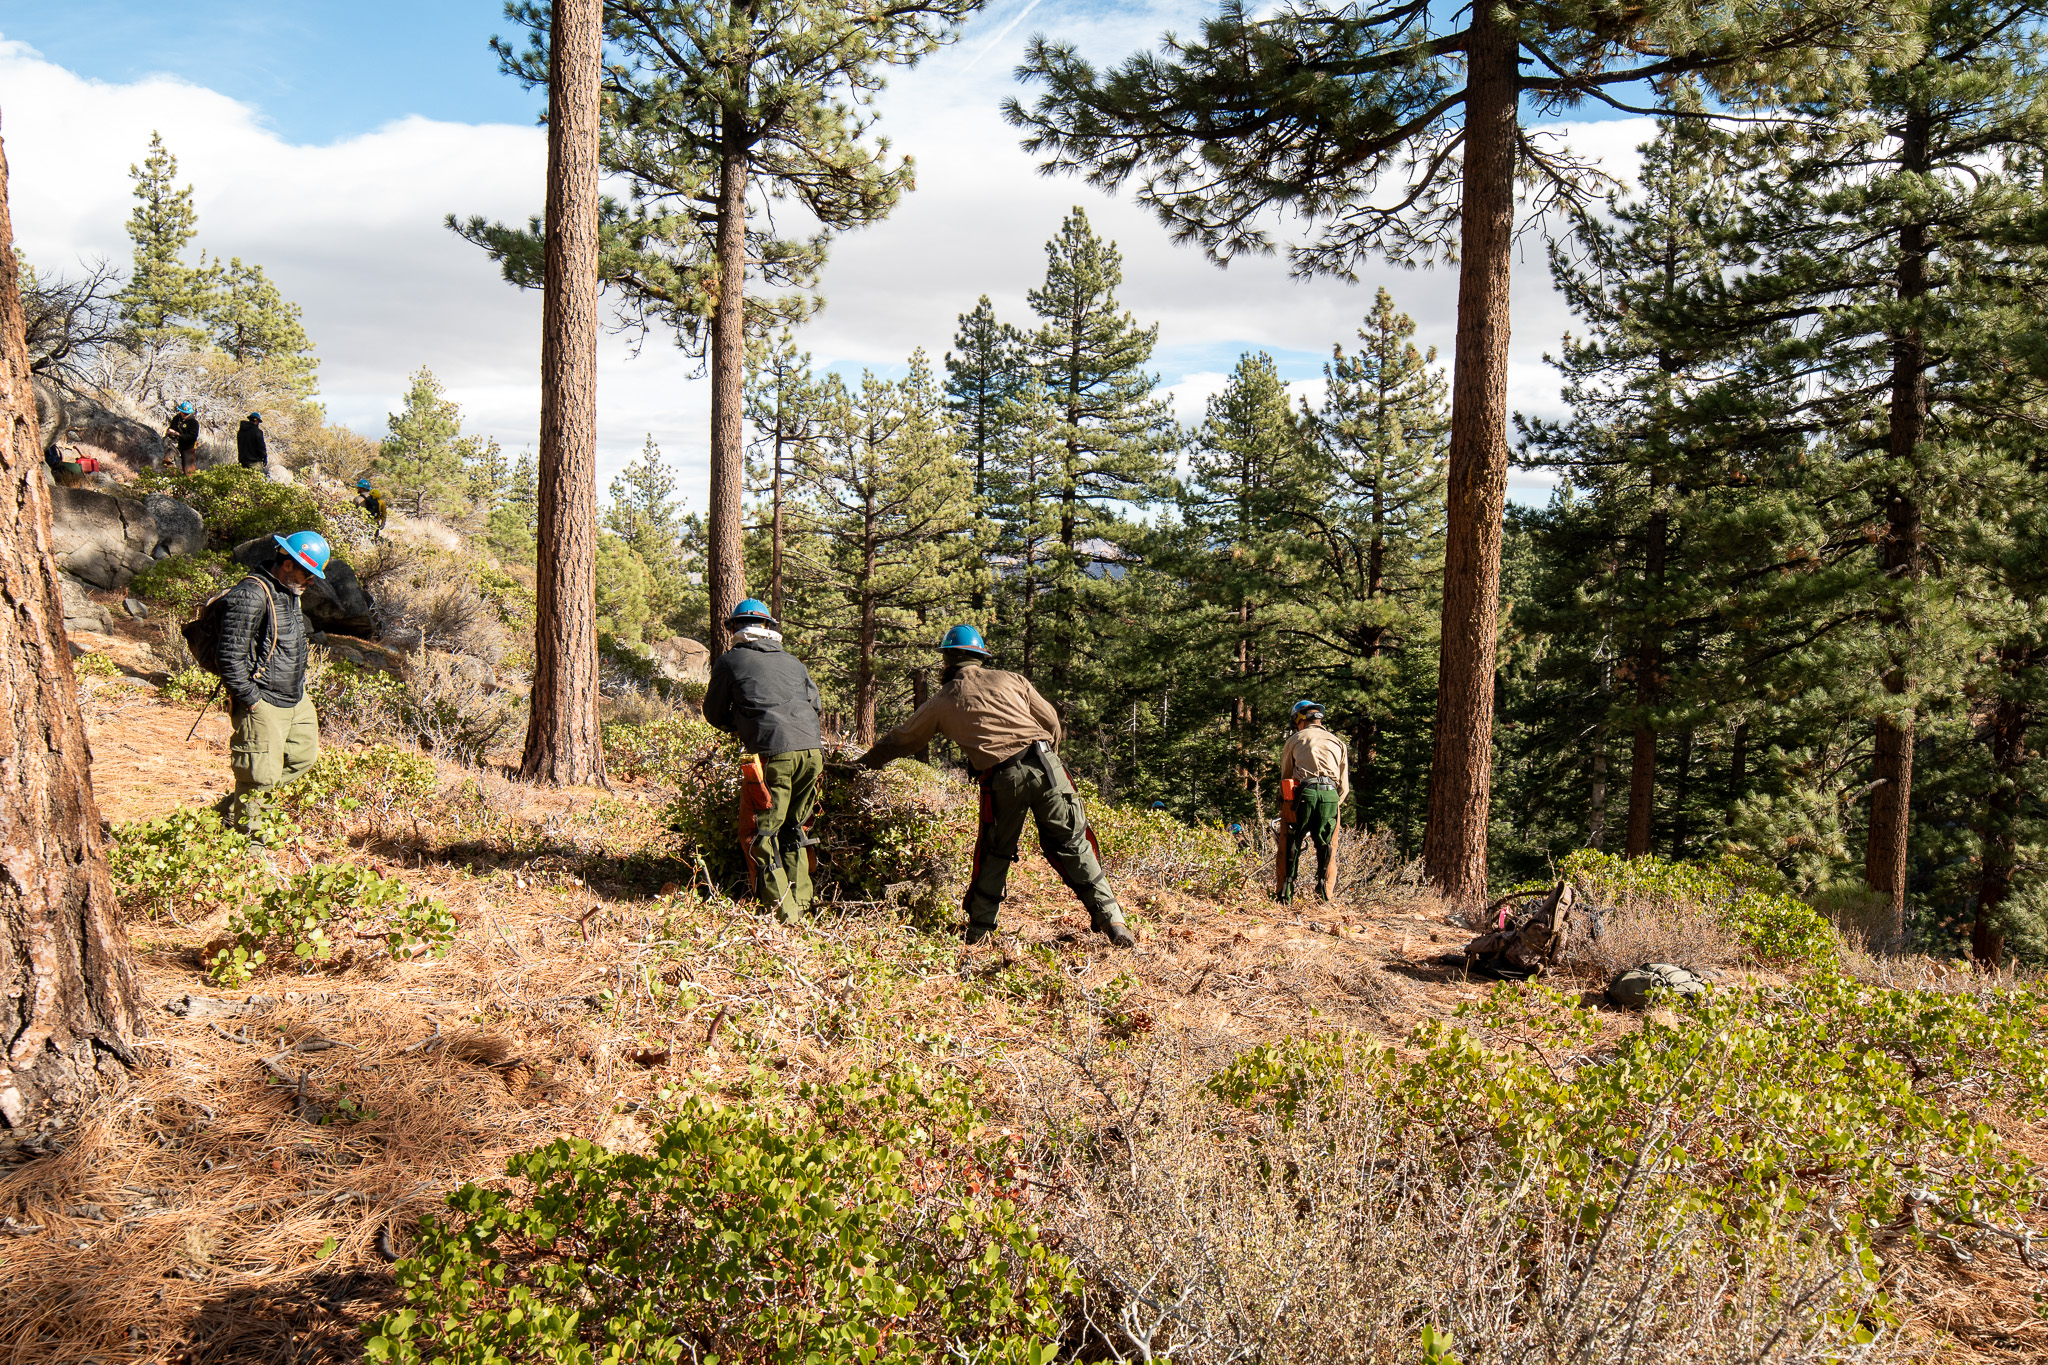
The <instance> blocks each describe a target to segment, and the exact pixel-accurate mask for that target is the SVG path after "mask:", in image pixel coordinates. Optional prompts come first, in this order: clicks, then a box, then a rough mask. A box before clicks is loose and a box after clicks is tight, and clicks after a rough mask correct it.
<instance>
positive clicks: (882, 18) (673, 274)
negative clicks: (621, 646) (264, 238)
mask: <svg viewBox="0 0 2048 1365" xmlns="http://www.w3.org/2000/svg"><path fill="white" fill-rule="evenodd" d="M979 4H980V0H901V2H900V3H888V4H883V5H880V6H875V5H867V4H854V3H849V2H848V0H757V3H752V4H748V5H745V6H731V5H726V4H716V3H707V2H706V0H612V3H610V4H608V5H607V6H606V7H605V19H606V23H605V43H606V46H605V53H606V59H605V65H604V77H603V79H604V96H605V99H604V107H605V129H604V145H603V153H602V159H603V165H604V169H605V171H606V172H607V173H608V174H611V175H615V176H619V177H622V178H624V179H625V180H626V181H627V182H628V184H629V185H630V187H631V190H632V195H633V204H632V206H631V207H630V208H627V207H622V206H618V205H613V206H611V207H610V208H609V209H608V210H607V211H606V212H605V214H604V218H603V230H604V248H603V251H602V253H601V256H600V260H599V267H598V268H599V270H600V271H601V272H602V276H603V279H604V280H605V282H606V283H607V284H608V285H610V286H611V287H613V288H614V289H615V290H616V291H617V292H618V293H619V295H620V296H621V298H622V299H623V300H624V301H625V303H626V305H627V307H628V309H629V310H630V311H632V312H634V313H636V314H637V315H638V316H639V317H640V318H641V319H642V320H643V321H646V320H658V321H660V322H662V323H664V324H666V325H668V326H670V327H672V328H674V330H675V331H676V334H677V337H678V339H679V341H682V342H684V343H685V344H691V345H694V344H705V345H706V346H707V349H708V354H709V359H710V369H711V488H710V496H709V498H708V500H707V508H708V530H709V537H710V543H709V547H708V548H709V559H710V585H709V586H710V592H711V597H712V601H713V608H714V610H713V615H714V618H715V617H717V616H718V615H720V614H722V613H723V612H724V610H725V609H726V607H728V606H730V605H731V604H732V603H733V602H735V601H737V600H739V599H740V598H741V597H743V596H745V595H746V573H745V566H744V561H743V558H742V553H741V530H742V528H741V503H742V500H743V494H744V487H745V481H746V473H745V469H746V464H745V431H744V396H743V384H744V370H745V349H746V335H747V331H748V308H747V293H748V291H747V286H746V280H747V276H748V273H749V271H750V270H751V271H752V272H753V273H754V274H755V275H756V277H757V278H758V279H759V280H761V281H762V282H763V283H765V284H767V285H769V286H770V287H788V286H796V287H802V286H808V285H810V284H812V283H814V282H815V280H816V278H817V272H818V270H819V268H820V267H821V266H822V265H823V263H824V259H825V245H826V241H827V238H828V237H829V235H830V234H831V233H834V232H840V231H845V230H847V229H850V228H857V227H862V226H865V225H867V224H869V223H873V222H877V221H879V220H880V219H882V218H884V217H886V216H887V215H888V213H889V211H890V210H891V209H892V208H893V207H894V206H895V204H896V201H897V200H898V199H899V198H900V197H901V196H902V194H903V192H904V191H905V190H907V189H909V188H911V185H912V180H913V177H912V173H911V165H910V162H909V160H908V159H904V160H901V161H897V162H894V163H893V164H892V162H891V160H890V157H889V146H888V143H887V141H886V140H883V139H879V138H873V137H870V136H869V133H870V129H871V127H872V125H873V123H874V119H875V115H874V112H873V107H874V99H875V95H876V94H877V92H878V91H879V90H880V89H881V88H882V84H883V79H884V74H885V73H886V71H887V70H888V69H889V68H891V67H897V66H910V65H914V64H915V63H916V62H917V61H918V60H920V59H921V58H922V57H924V56H925V55H926V54H927V53H929V52H931V51H932V50H934V49H935V48H937V47H940V46H942V45H944V44H946V43H948V42H951V41H952V40H953V39H954V37H955V36H956V35H957V34H958V31H959V25H960V24H961V22H962V21H963V20H965V19H966V18H967V16H968V15H970V14H972V13H973V12H974V11H975V10H976V9H977V8H978V7H979ZM507 12H508V14H509V15H510V17H511V18H512V19H513V20H514V21H516V22H518V23H520V24H522V25H524V26H525V27H526V28H527V30H528V32H529V34H530V35H531V42H530V44H529V46H528V47H527V48H526V49H525V50H524V51H515V50H514V49H513V47H512V46H511V45H510V44H507V43H505V42H503V41H502V40H494V46H495V47H496V48H497V51H498V54H499V57H500V59H501V61H502V63H503V65H504V68H505V70H506V71H507V72H509V73H510V74H512V75H514V76H516V77H518V78H519V79H520V80H522V81H524V82H525V83H526V84H527V85H528V86H529V87H531V86H540V85H545V84H546V82H547V80H548V77H549V67H548V53H547V39H548V22H549V14H550V10H549V6H548V4H547V3H545V0H523V2H522V3H518V4H515V5H513V6H511V7H510V8H508V11H507ZM776 199H785V200H791V201H794V203H795V204H796V205H797V206H798V207H800V209H801V210H802V211H803V212H804V213H806V214H807V215H809V217H810V218H811V219H813V220H815V221H816V222H817V224H818V225H819V228H820V231H819V233H818V235H816V236H814V237H812V238H810V239H808V240H801V241H799V240H792V239H787V238H782V237H779V236H777V235H775V233H774V231H773V228H772V224H771V219H770V216H769V214H768V212H767V210H768V206H769V203H770V201H772V200H776ZM449 225H450V226H451V227H454V228H456V230H457V231H459V232H460V233H462V235H463V236H465V237H467V238H468V239H469V240H471V241H474V242H476V243H478V244H479V245H481V246H483V247H484V248H485V249H486V250H488V251H489V252H490V253H491V254H492V256H493V257H494V258H495V259H498V260H500V261H502V262H503V263H504V266H505V274H506V278H507V279H509V280H511V281H513V282H514V283H517V284H530V283H531V281H532V279H533V278H534V273H533V266H534V264H535V263H536V261H537V259H538V246H539V242H540V241H541V239H542V237H543V228H542V226H541V225H540V224H530V225H529V226H528V227H527V228H525V229H518V228H508V227H505V226H504V225H502V224H499V225H491V224H487V223H485V222H484V221H483V220H482V219H471V220H470V221H469V222H468V223H466V224H457V223H456V222H455V221H454V219H453V218H452V217H451V219H450V220H449ZM770 304H771V306H769V307H767V308H757V309H756V310H755V315H756V317H757V318H758V320H759V324H760V325H759V330H761V331H765V330H767V329H768V328H769V327H770V326H773V325H774V324H775V323H778V322H783V323H786V322H790V321H794V320H796V319H798V318H800V317H801V316H802V314H803V313H804V312H805V311H806V310H807V309H808V307H810V306H811V305H810V304H809V303H808V302H806V301H804V300H802V299H788V298H785V299H783V300H779V301H770ZM729 643H730V641H729V638H728V635H727V632H726V630H725V626H724V623H723V622H722V621H716V622H715V629H714V632H713V637H712V642H711V648H712V653H713V655H714V656H715V655H717V654H719V653H721V652H723V650H724V649H725V648H726V646H727V645H728V644H729Z"/></svg>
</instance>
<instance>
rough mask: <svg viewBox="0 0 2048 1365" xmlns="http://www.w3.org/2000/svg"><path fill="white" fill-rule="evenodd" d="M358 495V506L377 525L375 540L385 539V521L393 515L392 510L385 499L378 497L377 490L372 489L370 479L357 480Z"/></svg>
mask: <svg viewBox="0 0 2048 1365" xmlns="http://www.w3.org/2000/svg"><path fill="white" fill-rule="evenodd" d="M356 493H357V495H358V496H357V498H356V506H358V507H360V508H362V509H363V513H364V515H366V516H368V517H369V519H370V520H371V521H373V522H375V523H376V524H377V535H376V537H375V538H376V539H378V540H382V539H384V519H385V518H386V517H388V516H390V515H391V509H390V508H389V507H387V506H386V505H385V503H384V499H383V498H382V497H380V496H378V493H377V490H376V489H374V488H372V487H370V481H369V480H368V479H357V480H356Z"/></svg>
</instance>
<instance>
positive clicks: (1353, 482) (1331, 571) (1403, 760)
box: [1303, 289, 1450, 851]
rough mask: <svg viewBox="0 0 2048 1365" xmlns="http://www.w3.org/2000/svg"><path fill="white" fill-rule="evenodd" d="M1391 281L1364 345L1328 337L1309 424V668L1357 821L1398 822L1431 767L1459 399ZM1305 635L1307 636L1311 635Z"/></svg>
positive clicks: (1407, 834) (1361, 336) (1409, 831)
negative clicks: (1313, 463)
mask: <svg viewBox="0 0 2048 1365" xmlns="http://www.w3.org/2000/svg"><path fill="white" fill-rule="evenodd" d="M1414 335H1415V322H1414V320H1413V319H1412V318H1410V317H1409V316H1408V315H1407V314H1405V313H1402V312H1401V311H1400V310H1399V309H1398V308H1396V307H1395V306H1394V299H1393V296H1392V295H1391V294H1389V293H1388V292H1387V291H1386V290H1385V289H1381V290H1380V291H1378V293H1377V294H1376V295H1375V296H1374V299H1373V307H1372V312H1371V313H1370V314H1368V315H1367V317H1366V319H1365V325H1364V326H1362V327H1361V328H1359V331H1358V341H1359V345H1358V349H1356V350H1355V351H1352V352H1350V353H1348V354H1347V353H1346V352H1345V350H1344V348H1343V347H1342V346H1336V347H1332V348H1331V358H1330V361H1329V363H1328V364H1326V365H1324V367H1323V376H1324V379H1325V387H1324V395H1323V403H1322V406H1321V408H1320V409H1318V410H1317V411H1316V412H1315V414H1314V415H1313V419H1312V430H1313V434H1314V437H1315V440H1316V442H1317V444H1318V445H1319V447H1320V448H1321V451H1322V453H1323V463H1322V467H1321V469H1320V470H1319V477H1320V483H1319V484H1318V485H1317V487H1316V488H1315V489H1312V490H1311V491H1312V492H1314V493H1316V494H1319V496H1315V497H1312V498H1311V500H1310V502H1309V506H1310V507H1311V508H1312V509H1318V510H1317V511H1316V513H1315V514H1313V515H1311V516H1310V517H1309V518H1307V519H1306V520H1305V522H1304V526H1305V529H1306V530H1307V531H1308V532H1309V533H1310V534H1312V535H1313V536H1315V538H1316V540H1317V541H1318V543H1319V553H1318V562H1317V563H1316V564H1315V565H1314V566H1313V569H1312V570H1311V571H1310V572H1309V573H1308V574H1307V575H1306V578H1307V583H1306V587H1305V591H1304V596H1305V599H1306V600H1307V602H1308V603H1309V604H1310V605H1311V606H1312V608H1313V610H1314V619H1313V621H1312V622H1311V623H1310V625H1309V626H1308V629H1309V630H1311V631H1312V632H1313V636H1312V637H1311V638H1312V639H1313V640H1314V642H1315V643H1317V644H1319V645H1320V646H1321V648H1320V650H1319V651H1317V652H1315V653H1314V654H1312V655H1309V658H1310V659H1312V660H1313V662H1312V663H1311V664H1309V665H1308V666H1307V667H1305V668H1304V669H1303V671H1304V672H1305V673H1307V674H1308V678H1309V682H1308V687H1309V689H1310V690H1313V691H1315V692H1316V693H1317V694H1318V695H1317V700H1319V701H1322V702H1323V703H1324V704H1325V705H1326V706H1327V707H1328V708H1329V714H1330V719H1331V723H1332V724H1333V725H1336V724H1342V725H1344V726H1345V727H1346V728H1348V729H1349V731H1350V734H1351V747H1352V763H1353V766H1354V768H1355V769H1356V772H1357V776H1356V779H1355V780H1354V782H1353V792H1354V797H1353V799H1354V801H1355V803H1356V805H1357V807H1358V812H1359V817H1360V820H1361V823H1366V824H1372V825H1385V826H1392V827H1394V828H1395V830H1396V833H1397V835H1398V837H1399V838H1400V839H1401V842H1402V847H1403V849H1404V851H1405V850H1406V849H1408V848H1409V847H1410V846H1411V845H1413V844H1414V843H1416V842H1417V839H1418V836H1419V833H1420V831H1419V827H1415V826H1414V825H1413V821H1412V820H1411V819H1410V818H1409V812H1411V811H1413V810H1414V809H1415V808H1416V806H1417V803H1416V802H1415V800H1414V796H1415V795H1416V794H1417V793H1418V791H1419V790H1420V787H1421V784H1422V780H1423V778H1424V777H1425V775H1426V772H1427V768H1428V736H1429V730H1430V720H1431V718H1432V714H1433V712H1434V709H1435V695H1434V693H1435V676H1436V637H1437V622H1438V616H1439V613H1440V610H1441V602H1440V600H1439V593H1438V586H1437V585H1438V583H1439V582H1440V581H1441V577H1442V573H1443V537H1444V462H1445V458H1446V455H1447V442H1448V436H1449V429H1450V410H1449V402H1448V398H1447V393H1446V387H1445V383H1444V377H1443V373H1442V371H1441V370H1440V369H1439V368H1438V367H1437V359H1436V352H1435V351H1434V350H1433V349H1432V350H1430V351H1427V352H1425V351H1423V350H1422V349H1420V348H1419V347H1417V346H1416V345H1415V343H1414V340H1413V338H1414ZM1303 643H1304V645H1306V644H1307V643H1308V641H1307V640H1306V639H1305V640H1304V642H1303Z"/></svg>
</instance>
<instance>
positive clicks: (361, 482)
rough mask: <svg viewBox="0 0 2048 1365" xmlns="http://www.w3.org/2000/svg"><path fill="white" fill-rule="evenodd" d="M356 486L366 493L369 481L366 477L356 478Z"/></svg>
mask: <svg viewBox="0 0 2048 1365" xmlns="http://www.w3.org/2000/svg"><path fill="white" fill-rule="evenodd" d="M356 487H358V488H360V489H362V490H363V491H364V492H365V493H367V492H369V491H370V481H369V480H368V479H357V480H356Z"/></svg>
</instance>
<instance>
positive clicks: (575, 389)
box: [519, 0, 604, 786]
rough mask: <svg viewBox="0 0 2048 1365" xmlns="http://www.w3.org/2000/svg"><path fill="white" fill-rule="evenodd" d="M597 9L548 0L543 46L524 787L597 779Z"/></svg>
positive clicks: (585, 1)
mask: <svg viewBox="0 0 2048 1365" xmlns="http://www.w3.org/2000/svg"><path fill="white" fill-rule="evenodd" d="M603 22H604V5H603V0H555V5H554V11H553V19H552V24H553V27H552V28H551V30H550V32H549V35H548V194H547V243H546V248H545V256H544V257H543V261H542V281H541V342H540V393H541V399H540V490H539V504H540V505H539V517H538V521H539V526H538V531H537V542H538V544H537V548H538V555H537V572H536V574H535V592H534V599H535V603H534V606H535V610H534V617H535V627H534V649H533V693H532V699H531V709H530V713H529V719H528V722H527V729H526V753H525V756H524V758H523V759H522V760H521V762H520V765H519V772H520V776H522V777H524V778H526V779H527V780H529V781H534V782H545V783H549V784H552V785H557V786H559V785H563V784H576V783H584V782H593V781H596V780H598V779H599V778H601V777H602V776H603V775H604V746H603V742H602V738H601V735H600V732H599V729H598V721H597V288H598V285H597V208H598V178H597V144H598V80H599V77H600V74H601V72H600V66H599V52H600V45H601V42H602V34H603Z"/></svg>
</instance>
